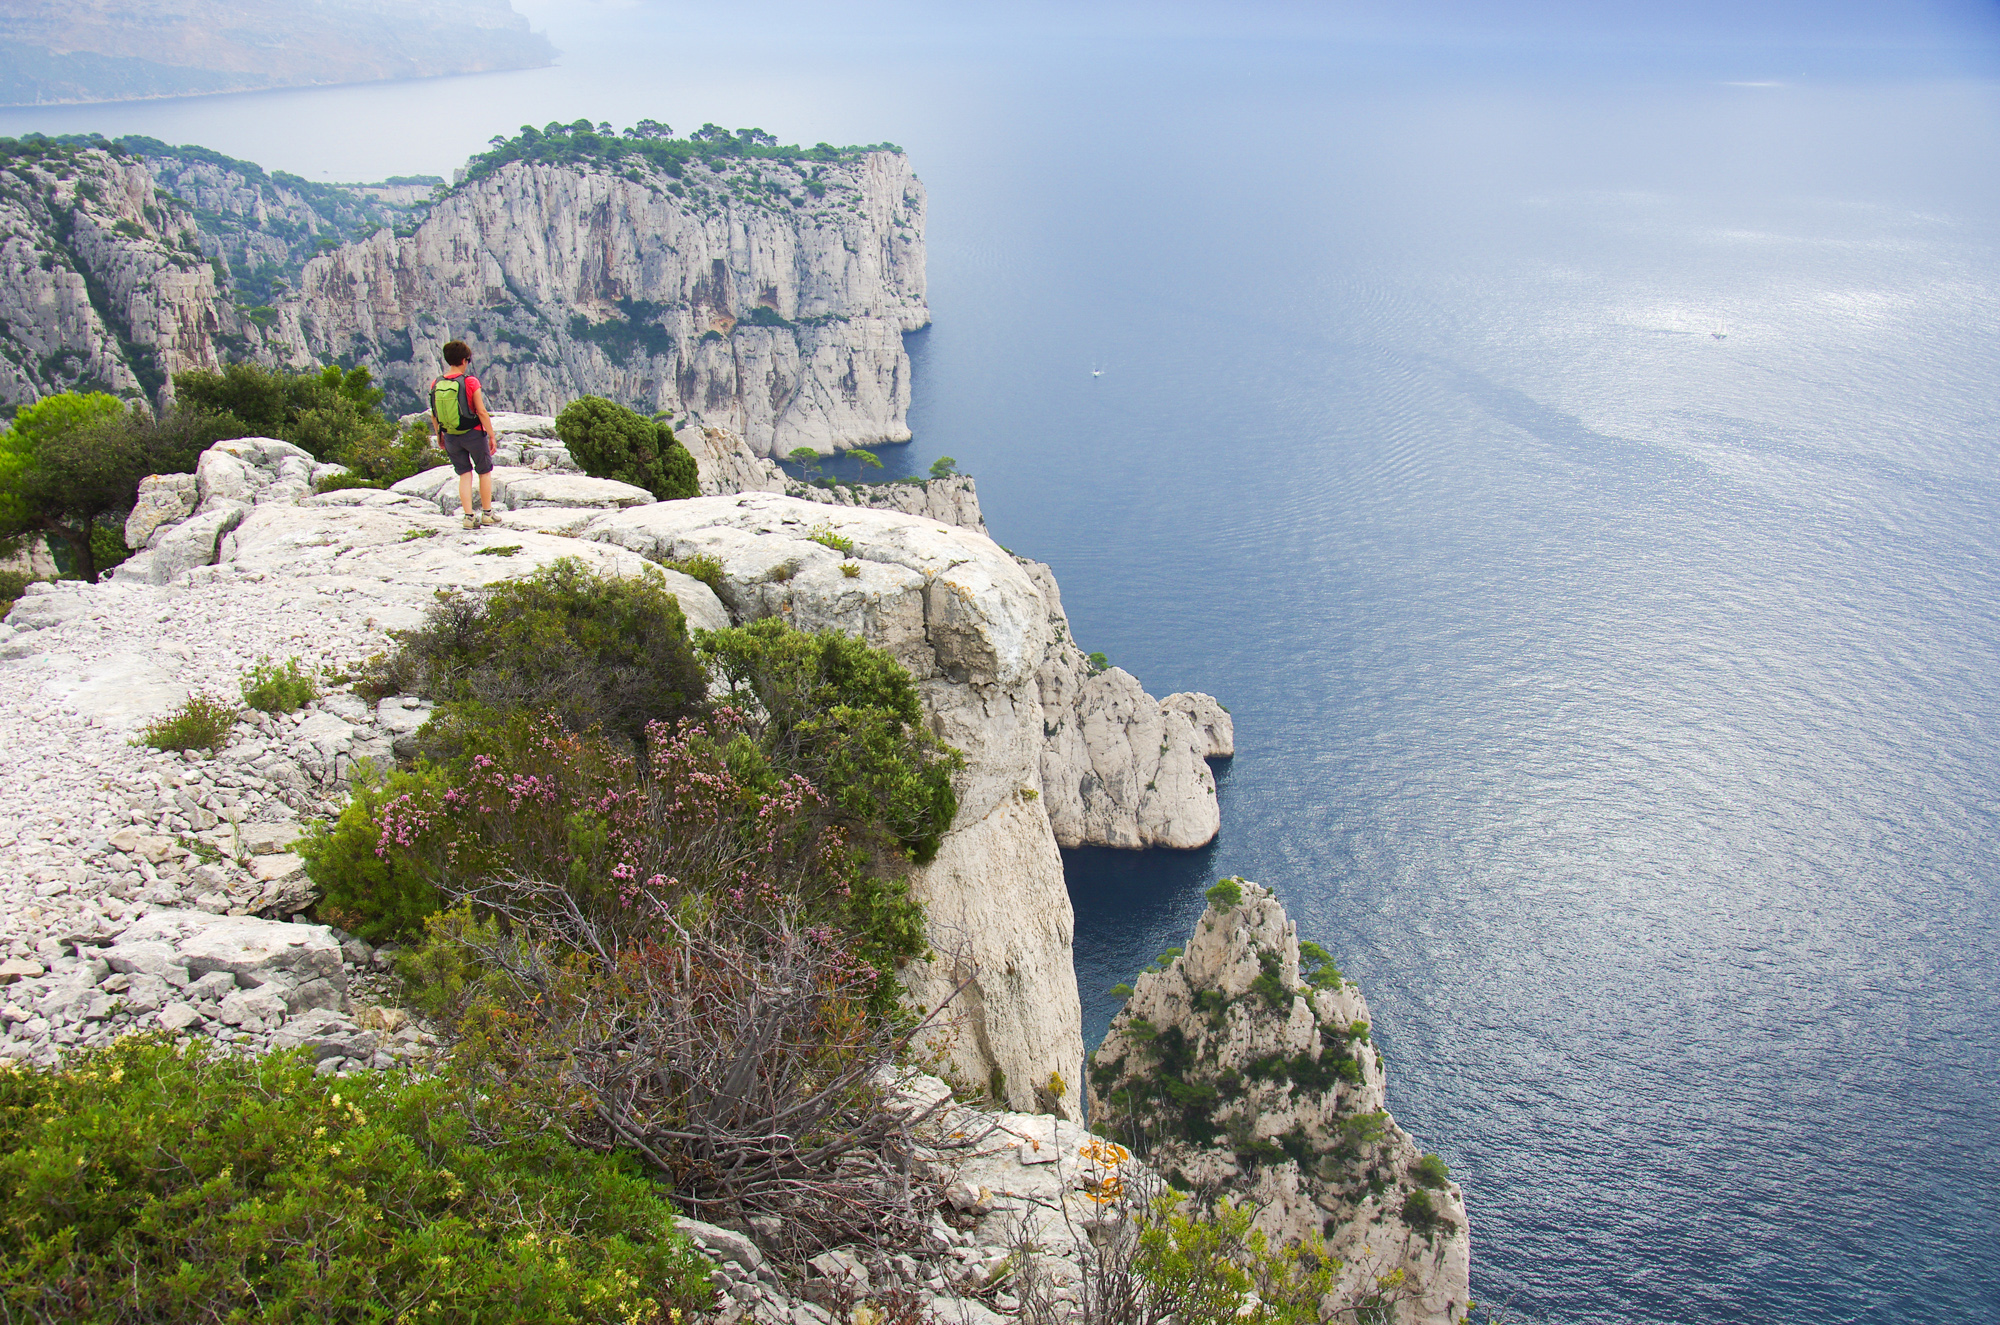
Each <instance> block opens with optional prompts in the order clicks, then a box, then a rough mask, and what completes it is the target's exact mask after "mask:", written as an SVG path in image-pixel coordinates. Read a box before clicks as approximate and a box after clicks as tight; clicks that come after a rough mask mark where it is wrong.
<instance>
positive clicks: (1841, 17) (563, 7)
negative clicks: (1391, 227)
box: [516, 0, 2000, 51]
mask: <svg viewBox="0 0 2000 1325" xmlns="http://www.w3.org/2000/svg"><path fill="white" fill-rule="evenodd" d="M516 7H517V8H518V9H521V10H522V11H524V12H526V13H528V14H529V15H530V16H531V17H533V18H535V19H536V20H537V22H538V24H550V23H552V24H554V25H556V26H560V25H561V23H562V20H563V18H564V17H565V16H568V17H572V18H573V17H575V16H576V15H578V14H579V12H581V11H596V12H597V13H600V14H610V13H615V12H617V11H619V10H631V9H646V10H649V11H652V13H653V14H657V15H672V16H673V18H674V19H675V20H676V21H677V22H678V23H679V24H680V25H682V26H684V27H685V28H686V29H688V30H690V31H694V30H700V31H719V30H724V29H728V30H733V31H739V32H741V31H754V30H756V29H758V28H760V27H765V26H767V25H768V26H769V27H775V28H782V29H784V30H785V31H787V32H789V33H792V34H795V35H805V34H807V33H811V32H816V31H839V32H842V33H847V34H851V33H853V32H854V31H855V30H856V29H857V28H874V29H876V30H878V31H880V32H882V33H883V34H884V35H896V34H897V33H898V32H899V31H900V32H901V33H903V34H907V35H912V36H922V35H932V34H943V33H948V32H966V31H984V32H998V33H1006V32H1013V33H1017V34H1021V35H1060V34H1064V33H1075V34H1086V33H1088V34H1102V35H1112V34H1119V33H1124V34H1130V35H1134V36H1138V35H1152V36H1193V35H1200V34H1236V35H1242V36H1253V37H1254V36H1284V35H1294V36H1311V37H1323V38H1328V37H1330V38H1348V39H1353V40H1361V41H1383V42H1394V43H1406V42H1449V43H1459V42H1469V43H1478V44H1488V43H1494V42H1500V43H1513V42H1535V43H1550V44H1558V45H1562V44H1571V43H1584V44H1613V45H1629V44H1652V43H1694V44H1701V45H1715V44H1738V43H1749V44H1756V45H1782V46H1794V47H1817V46H1832V47H1847V46H1863V47H1874V48H1880V47H1884V46H1887V47H1894V48H1912V49H1920V50H1939V51H1952V50H1960V51H1973V50H1984V51H1991V50H1992V49H1993V48H1995V47H1996V46H2000V3H1996V0H1886V2H1885V0H1674V2H1673V3H1670V4H1666V5H1654V4H1644V3H1606V2H1605V0H1544V2H1543V3H1497V4H1496V3H1492V2H1491V0H1393V2H1391V0H1337V2H1328V0H1247V2H1242V0H1237V2H1232V3H1216V0H1199V2H1196V0H1147V2H1145V3H1135V2H1134V0H1080V2H1079V0H1016V3H1010V4H969V5H958V6H953V7H951V8H949V9H945V10H941V9H940V7H938V6H935V5H932V4H929V3H919V2H918V0H858V2H857V3H849V4H842V5H839V6H829V5H826V4H824V3H790V2H788V0H753V2H752V3H748V4H738V5H732V6H729V7H727V9H726V10H707V9H705V8H704V7H700V6H692V5H686V4H682V3H679V2H678V0H517V3H516Z"/></svg>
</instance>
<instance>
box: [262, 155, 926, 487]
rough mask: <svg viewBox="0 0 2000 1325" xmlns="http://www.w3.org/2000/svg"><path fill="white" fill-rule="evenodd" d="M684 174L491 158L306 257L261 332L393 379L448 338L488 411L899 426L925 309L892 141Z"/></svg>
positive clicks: (858, 440)
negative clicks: (619, 410)
mask: <svg viewBox="0 0 2000 1325" xmlns="http://www.w3.org/2000/svg"><path fill="white" fill-rule="evenodd" d="M684 174H685V178H684V180H683V179H675V178H673V177H670V176H669V175H667V174H665V173H662V172H659V171H649V170H642V169H640V168H638V167H632V168H630V169H627V170H625V171H622V172H619V173H614V172H612V171H611V170H609V169H607V168H604V167H601V166H593V165H588V164H579V165H562V166H556V165H546V164H528V163H522V162H516V163H513V164H510V165H507V166H503V167H502V168H500V169H499V170H497V171H495V172H494V173H493V174H491V175H487V176H484V177H482V178H479V179H476V180H473V181H470V182H468V183H466V184H465V185H463V186H462V187H460V188H459V189H458V190H457V191H456V192H454V193H452V194H451V195H450V196H449V197H447V198H446V199H445V200H444V201H442V202H439V203H437V204H436V205H435V206H433V207H432V208H431V210H430V212H429V214H428V216H427V217H426V219H425V220H424V221H423V222H422V223H421V224H419V225H418V226H417V227H416V229H415V231H414V233H411V234H407V235H398V234H396V233H394V232H392V231H388V230H383V231H378V232H377V233H376V234H375V235H374V236H372V237H371V238H369V239H366V240H363V241H361V242H360V243H357V244H351V245H348V246H345V247H343V248H340V249H337V250H335V251H333V252H331V253H329V254H327V255H325V256H324V257H320V258H316V259H314V260H313V261H312V262H310V263H308V264H306V267H305V270H304V272H303V274H302V276H301V279H300V289H299V292H298V296H297V298H295V299H294V300H292V301H290V302H288V303H286V304H284V305H282V306H281V307H280V309H279V321H278V326H277V339H278V341H279V343H280V344H281V345H282V347H283V348H284V350H285V351H288V352H289V353H290V355H291V356H292V357H294V358H297V359H313V360H333V359H340V360H342V361H353V362H359V363H363V364H366V365H367V366H368V367H369V368H371V369H372V370H374V371H375V372H376V374H377V376H378V377H380V378H381V379H382V380H383V382H384V383H385V384H386V385H388V386H389V387H390V388H391V389H392V391H395V392H396V393H397V394H398V396H399V398H414V397H415V396H416V395H418V394H419V393H420V390H421V386H422V384H423V383H424V382H427V381H428V380H429V378H430V377H431V376H432V374H433V372H434V359H433V354H434V350H435V347H436V346H437V345H439V344H441V343H442V342H444V341H445V340H448V339H451V338H453V337H461V338H464V339H468V340H471V341H473V342H475V343H476V344H477V345H478V346H479V347H480V350H481V357H480V360H479V362H480V371H481V374H482V379H483V380H484V381H486V382H487V384H488V386H489V389H490V390H491V391H492V394H493V397H494V399H495V400H497V401H498V402H499V403H501V404H503V405H505V406H506V407H507V408H509V409H515V410H522V411H528V412H540V413H553V412H554V411H556V410H557V409H559V408H560V407H561V406H562V405H563V404H565V403H566V402H568V401H570V400H574V399H575V398H576V397H578V396H582V395H599V396H605V397H607V398H609V399H612V400H617V401H620V402H622V403H625V404H628V405H632V406H635V407H637V408H641V409H644V410H646V411H648V412H657V411H668V412H673V413H675V414H676V415H679V414H682V413H688V414H692V415H693V416H695V417H696V418H697V419H699V420H700V421H701V422H703V423H706V424H710V425H713V426H719V427H726V428H728V429H730V430H731V431H733V432H735V433H737V434H738V435H740V436H741V437H743V438H744V439H745V440H746V441H747V443H748V444H749V446H750V448H751V450H752V451H753V452H755V453H756V454H759V455H777V454H783V453H784V452H786V451H789V450H791V449H792V448H794V447H798V446H811V447H813V448H815V449H816V450H819V451H821V452H830V451H834V450H839V449H844V448H847V447H854V446H867V445H872V444H875V443H879V442H897V441H907V440H908V439H909V436H910V431H909V426H908V424H907V422H906V417H907V414H908V411H909V404H910V361H909V356H908V355H907V354H906V353H905V351H904V349H903V344H902V335H903V333H904V332H906V331H914V330H916V329H917V328H919V327H922V326H924V325H925V324H926V323H928V322H929V320H930V313H929V310H928V308H927V307H926V305H925V302H924V240H923V228H924V189H923V185H922V184H921V183H920V182H919V181H918V180H917V177H916V175H915V174H914V173H913V172H912V171H911V169H910V165H909V161H908V159H907V158H906V157H904V156H903V155H902V154H900V153H898V152H891V151H874V152H869V153H867V154H865V155H863V156H861V157H859V158H857V159H854V160H849V161H835V162H825V163H807V162H803V161H799V162H785V161H777V160H769V159H752V160H741V159H729V158H717V159H715V160H714V161H713V162H712V163H711V164H703V165H695V166H692V167H690V168H689V169H688V170H686V171H685V172H684ZM808 184H811V185H812V186H814V187H816V188H818V189H819V190H820V191H821V194H820V196H814V195H812V194H811V193H810V192H809V190H808V189H807V185H808Z"/></svg>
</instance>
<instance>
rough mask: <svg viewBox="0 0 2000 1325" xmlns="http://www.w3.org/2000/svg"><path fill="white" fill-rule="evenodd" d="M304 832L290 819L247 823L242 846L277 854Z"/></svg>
mask: <svg viewBox="0 0 2000 1325" xmlns="http://www.w3.org/2000/svg"><path fill="white" fill-rule="evenodd" d="M383 702H384V703H387V702H388V701H387V700H384V701H383ZM304 834H305V829H303V828H301V827H299V825H297V824H296V823H293V822H291V821H290V820H286V821H284V822H281V823H265V824H245V825H243V839H242V847H243V850H245V851H247V852H249V853H250V854H251V855H253V856H271V855H276V854H277V853H278V852H281V851H283V850H284V849H285V848H287V847H289V846H291V844H292V843H294V842H296V841H298V840H299V838H300V837H302V836H304ZM292 859H293V860H297V857H296V856H294V857H293V858H292ZM271 877H274V878H275V877H278V876H276V875H273V876H271Z"/></svg>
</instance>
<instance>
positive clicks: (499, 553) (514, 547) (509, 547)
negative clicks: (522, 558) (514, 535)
mask: <svg viewBox="0 0 2000 1325" xmlns="http://www.w3.org/2000/svg"><path fill="white" fill-rule="evenodd" d="M520 550H521V545H520V544H519V543H495V544H494V545H493V546H492V547H482V548H474V549H473V552H472V555H473V556H475V557H511V556H513V555H514V554H516V553H517V552H519V551H520Z"/></svg>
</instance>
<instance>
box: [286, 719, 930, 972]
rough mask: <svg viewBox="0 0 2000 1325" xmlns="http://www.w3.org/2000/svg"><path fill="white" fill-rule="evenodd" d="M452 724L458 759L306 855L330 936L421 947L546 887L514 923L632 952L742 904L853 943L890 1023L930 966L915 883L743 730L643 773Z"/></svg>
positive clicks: (653, 758)
mask: <svg viewBox="0 0 2000 1325" xmlns="http://www.w3.org/2000/svg"><path fill="white" fill-rule="evenodd" d="M437 723H438V725H440V726H442V727H443V728H444V730H443V731H442V732H441V733H440V734H439V736H438V744H440V745H443V746H446V747H448V748H451V749H453V750H455V751H456V755H455V757H454V758H452V759H451V760H450V761H448V762H446V763H438V764H434V763H430V762H428V761H419V763H418V764H417V766H416V768H415V769H413V770H411V771H409V772H405V773H396V774H392V775H391V776H390V777H389V778H388V779H387V780H386V781H383V782H375V783H367V782H364V783H360V784H358V785H357V786H356V788H355V791H354V795H353V798H352V799H351V800H350V801H349V802H348V804H347V806H346V807H345V808H344V809H343V810H342V811H341V814H340V818H339V820H338V821H337V822H336V823H335V824H334V825H333V827H332V828H331V829H326V830H319V831H313V832H309V833H308V834H307V836H306V838H305V839H303V840H302V841H301V843H300V845H299V854H300V855H301V856H303V857H304V859H305V864H306V871H307V873H308V874H309V875H310V876H311V878H312V880H313V882H314V884H315V885H317V886H318V887H319V888H320V889H321V891H322V894H323V897H324V901H323V903H322V905H321V908H320V914H321V917H322V918H323V919H326V920H330V921H332V922H333V923H336V924H339V925H340V926H341V927H342V928H345V929H349V930H352V931H354V932H356V933H358V934H360V935H361V936H362V937H364V938H367V939H371V940H376V939H387V938H404V939H407V938H411V937H414V936H415V935H416V934H417V933H418V932H420V930H421V928H422V925H423V923H424V921H425V919H426V918H427V917H429V916H431V915H433V914H434V913H436V912H437V911H438V910H439V909H440V907H441V906H442V905H443V904H444V903H445V902H446V901H447V900H449V899H450V898H453V897H458V896H472V897H476V898H484V897H491V896H492V895H493V894H494V891H495V890H496V889H498V890H500V891H507V890H509V889H514V890H515V891H519V889H518V887H517V885H516V884H515V883H513V882H510V881H518V880H533V881H535V882H534V887H535V888H539V889H546V890H553V891H544V892H540V893H537V894H535V896H534V897H531V898H521V897H517V898H516V899H515V900H514V901H513V902H511V903H510V904H509V911H508V914H509V915H510V917H512V918H513V919H515V920H523V921H525V920H527V919H532V918H533V916H535V915H537V914H543V913H546V914H548V915H560V916H571V917H574V916H582V917H587V918H589V922H590V923H591V924H597V925H603V926H605V927H607V928H608V929H609V930H610V931H612V932H615V933H617V934H620V935H624V936H627V937H631V936H643V935H645V934H647V933H650V932H651V928H652V927H653V926H656V925H658V924H659V922H660V917H661V916H663V915H677V914H681V913H682V909H683V907H685V906H688V905H693V906H695V907H696V908H697V909H698V910H700V909H706V908H708V907H709V906H710V905H711V904H712V902H713V901H714V900H715V899H718V898H724V899H728V900H729V902H730V904H731V906H732V907H734V908H736V909H738V910H740V911H742V912H743V913H744V914H746V915H752V916H761V915H765V914H767V913H772V914H775V913H777V912H780V911H782V912H785V913H787V914H796V915H798V916H800V917H802V918H803V919H804V920H805V921H806V922H809V923H812V924H816V925H818V924H825V925H832V926H834V927H837V929H838V930H839V931H841V932H842V933H843V934H845V935H846V936H847V938H846V939H845V940H844V941H845V943H846V945H847V947H848V949H849V950H850V951H851V952H852V953H853V954H854V955H856V956H857V957H859V958H861V959H862V960H865V961H867V962H869V963H872V964H873V966H874V968H875V970H874V972H872V973H871V975H870V979H871V980H872V979H874V978H875V976H876V975H877V974H879V975H880V976H881V981H880V987H879V989H878V999H879V1001H880V1004H881V1006H882V1007H886V1006H888V1004H889V1001H890V1000H891V998H892V996H893V992H894V988H895V986H894V980H893V978H892V976H891V975H890V972H892V971H893V969H894V967H895V965H896V963H897V962H899V961H902V960H905V959H907V958H910V957H914V956H918V955H920V954H921V953H922V952H923V950H924V934H923V908H922V906H921V904H920V903H918V902H917V901H916V900H915V899H913V898H912V897H911V896H910V894H909V888H908V884H907V881H906V880H904V879H903V878H901V877H900V875H898V874H896V873H895V872H893V871H881V870H878V871H875V872H870V870H869V868H868V866H869V861H868V859H867V858H866V857H865V856H864V854H863V853H862V852H860V851H858V850H856V849H855V848H853V847H852V846H850V845H849V842H848V839H849V836H850V832H851V829H850V828H849V826H848V825H847V824H846V823H845V822H844V821H843V819H842V816H840V815H839V814H838V813H837V812H836V811H835V808H834V807H833V806H831V805H830V804H829V803H828V802H827V798H826V797H825V796H824V795H823V794H822V793H821V792H820V790H819V789H818V788H816V787H814V786H813V785H812V784H811V783H809V782H807V781H805V780H804V779H802V778H798V777H789V776H785V775H783V774H782V773H781V772H780V771H779V770H778V769H776V768H774V767H773V766H772V764H771V762H770V761H769V760H768V759H767V758H766V757H765V755H764V753H763V752H762V751H761V750H760V749H759V748H758V747H757V746H756V745H755V744H754V743H753V741H752V740H751V737H750V734H749V733H748V732H747V731H746V730H744V729H743V728H742V727H741V726H739V725H737V723H736V721H735V719H733V718H731V717H729V716H727V715H719V716H718V717H716V718H714V719H711V720H708V721H705V722H704V721H701V720H698V719H689V720H686V721H684V722H682V723H681V724H680V725H679V726H678V727H677V728H669V727H667V726H666V725H665V724H661V725H659V726H657V727H656V728H655V729H654V732H653V734H652V737H651V739H650V740H649V741H648V748H647V757H646V759H645V761H644V763H643V764H641V763H640V762H639V761H636V760H635V759H634V758H633V757H632V756H631V755H630V754H629V753H627V752H625V751H623V750H621V749H620V748H618V747H615V746H614V745H612V744H611V743H610V742H608V741H606V740H604V739H602V738H601V737H599V736H596V735H595V734H576V733H571V732H565V731H563V730H562V729H561V728H560V727H558V726H555V725H554V724H552V723H551V722H550V721H549V720H548V719H547V718H543V717H539V716H531V715H529V714H527V713H523V712H519V711H516V712H513V713H508V714H497V713H494V712H492V711H491V710H483V709H479V708H476V707H472V706H467V707H464V708H460V709H456V710H452V711H449V712H447V713H446V714H445V716H444V717H443V718H441V719H439V720H437ZM642 769H643V776H642ZM865 827H866V826H865V825H864V826H863V828H864V829H865Z"/></svg>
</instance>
